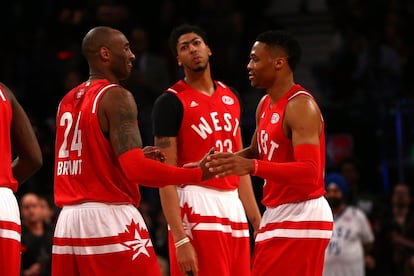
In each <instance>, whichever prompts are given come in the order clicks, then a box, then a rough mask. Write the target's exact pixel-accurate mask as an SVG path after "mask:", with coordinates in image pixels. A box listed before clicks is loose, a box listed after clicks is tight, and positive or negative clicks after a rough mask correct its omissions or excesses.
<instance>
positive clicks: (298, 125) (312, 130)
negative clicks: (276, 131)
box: [284, 96, 322, 146]
mask: <svg viewBox="0 0 414 276" xmlns="http://www.w3.org/2000/svg"><path fill="white" fill-rule="evenodd" d="M284 124H285V125H287V128H288V129H290V131H291V135H292V143H293V146H296V145H299V144H314V145H319V135H320V131H321V126H322V121H321V114H320V111H319V108H318V106H317V105H316V103H315V102H314V101H313V100H312V99H310V98H309V97H306V96H303V97H300V96H298V97H297V99H296V98H295V99H293V100H291V101H290V102H289V103H288V105H287V108H286V113H285V120H284Z"/></svg>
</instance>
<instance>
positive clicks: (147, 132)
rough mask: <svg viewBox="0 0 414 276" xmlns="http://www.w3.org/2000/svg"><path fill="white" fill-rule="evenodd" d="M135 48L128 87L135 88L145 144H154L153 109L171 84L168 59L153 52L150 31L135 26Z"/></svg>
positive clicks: (131, 37) (131, 38) (131, 36)
mask: <svg viewBox="0 0 414 276" xmlns="http://www.w3.org/2000/svg"><path fill="white" fill-rule="evenodd" d="M128 39H129V43H130V47H131V51H132V52H133V53H134V55H135V60H134V61H133V68H132V70H131V75H130V77H129V78H128V80H126V81H125V87H126V88H127V89H128V90H129V91H131V92H132V93H133V95H134V98H135V100H136V102H137V106H138V118H139V119H138V125H139V128H140V131H141V135H142V143H143V145H144V146H147V145H152V144H153V143H154V141H153V139H154V138H153V136H152V131H151V130H152V124H151V112H152V106H153V104H154V101H155V99H156V98H157V97H158V96H159V95H160V93H161V91H164V90H165V89H167V88H168V86H169V85H170V75H169V72H168V68H167V64H166V60H165V59H164V57H162V56H160V55H156V54H154V53H151V52H150V50H149V48H148V46H149V41H148V34H147V31H146V30H145V29H143V28H141V27H136V28H134V29H133V30H132V31H131V32H130V34H129V38H128Z"/></svg>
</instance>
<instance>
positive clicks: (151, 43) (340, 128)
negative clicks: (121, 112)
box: [0, 0, 414, 275]
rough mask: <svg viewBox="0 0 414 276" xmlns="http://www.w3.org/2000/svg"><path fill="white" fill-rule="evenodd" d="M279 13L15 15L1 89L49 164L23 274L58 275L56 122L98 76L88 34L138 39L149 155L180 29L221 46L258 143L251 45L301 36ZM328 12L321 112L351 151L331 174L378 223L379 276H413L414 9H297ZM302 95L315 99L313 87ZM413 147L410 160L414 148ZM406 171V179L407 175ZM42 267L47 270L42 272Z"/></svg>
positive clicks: (217, 7) (358, 4) (74, 7)
mask: <svg viewBox="0 0 414 276" xmlns="http://www.w3.org/2000/svg"><path fill="white" fill-rule="evenodd" d="M275 2H283V1H271V0H258V1H254V4H252V3H250V2H248V1H247V2H246V1H236V0H220V1H219V0H200V1H190V0H178V1H172V0H155V1H149V2H148V1H127V0H124V1H92V0H82V1H81V0H62V1H52V0H40V1H28V0H15V1H7V3H3V6H4V7H3V8H2V10H3V13H2V17H1V18H0V22H1V25H0V26H1V28H2V32H1V33H2V43H1V44H2V46H1V47H2V51H0V60H1V64H0V79H1V81H2V82H4V83H6V84H7V85H8V86H9V87H10V88H11V89H12V90H13V91H14V92H15V93H16V95H17V97H18V99H19V101H20V102H21V104H22V105H23V107H24V108H25V110H26V111H27V112H28V114H29V116H30V118H31V120H32V123H33V125H34V127H35V130H36V132H37V135H38V139H39V142H40V144H41V148H42V153H43V158H44V166H43V168H42V169H41V170H40V171H39V172H38V173H37V174H36V175H35V176H34V177H33V178H32V179H30V180H29V181H28V182H27V183H25V184H23V185H22V186H21V187H20V190H19V191H18V194H17V198H18V199H19V200H20V206H21V209H22V221H23V225H24V228H23V233H22V236H23V237H22V241H23V245H24V246H25V247H24V248H25V250H26V251H24V252H23V258H26V259H27V261H23V262H22V265H23V266H24V268H23V269H24V270H23V271H26V272H27V273H26V274H24V275H35V274H30V273H29V272H30V269H33V268H32V267H33V264H36V266H37V265H42V267H43V266H45V267H44V269H43V268H42V271H44V274H42V275H48V274H47V273H48V269H47V267H48V260H47V256H48V254H49V252H48V250H47V249H48V246H49V245H50V238H51V231H52V229H53V223H54V221H55V217H56V215H57V214H58V212H59V210H58V209H56V207H55V206H54V205H53V158H54V125H55V121H54V120H55V119H54V116H55V113H56V109H57V105H58V102H59V100H60V98H61V97H62V96H63V95H64V94H65V93H66V92H67V91H69V90H70V89H71V88H72V87H74V86H76V85H77V84H79V83H80V82H82V81H84V80H86V79H87V77H88V72H87V64H86V63H85V60H84V59H83V57H82V56H81V53H80V45H81V39H82V37H83V36H84V34H85V33H86V31H87V30H88V29H90V27H92V26H96V25H107V26H111V27H114V28H117V29H119V30H121V31H122V32H124V33H125V34H126V35H127V37H128V39H129V41H130V43H131V49H132V51H133V52H134V54H135V55H136V60H135V62H134V68H133V72H132V74H131V77H130V78H129V79H128V80H127V81H125V83H124V85H125V86H126V87H127V88H128V89H129V90H130V91H131V92H132V93H133V94H134V96H135V97H136V101H137V105H138V110H139V125H140V129H141V134H142V136H143V142H144V145H151V144H152V143H153V140H152V139H153V137H152V133H151V109H152V104H153V102H154V100H155V98H156V97H157V96H158V95H159V94H160V93H162V91H163V89H164V88H166V87H168V85H169V84H172V83H173V82H175V81H176V80H177V79H179V78H180V77H181V76H182V72H181V71H180V69H179V68H178V67H177V65H176V61H175V58H174V57H172V56H171V54H170V51H169V49H168V43H167V40H168V34H169V32H170V30H171V28H172V27H173V26H175V25H177V24H180V23H183V22H189V23H193V24H198V25H200V26H201V27H203V28H204V29H205V30H206V31H207V34H208V37H209V41H208V44H209V46H210V48H211V49H212V52H213V57H212V59H211V64H212V72H213V74H214V77H215V78H216V79H218V80H223V81H225V82H226V83H228V84H230V85H232V86H234V87H235V88H236V89H237V90H238V92H239V93H240V95H241V98H242V104H243V117H242V118H243V121H242V122H241V127H242V132H243V133H244V134H245V135H244V136H245V137H251V132H252V131H253V129H254V119H253V118H254V117H253V116H254V112H255V110H254V107H255V106H256V105H257V102H258V100H259V98H260V97H261V95H263V94H262V93H263V92H262V91H257V90H254V89H252V88H250V85H249V83H248V78H247V70H246V64H247V60H248V58H249V56H248V55H249V49H250V46H251V43H252V42H253V41H254V38H255V36H256V35H257V34H258V33H259V32H261V31H263V30H265V29H272V28H285V29H288V30H289V26H284V25H283V22H282V21H279V20H278V13H277V8H276V11H273V13H268V12H266V10H267V9H268V8H269V7H270V6H272V7H275V5H274V3H275ZM316 2H317V3H319V5H321V2H323V3H322V6H323V7H324V9H322V10H320V11H318V12H319V13H321V14H324V15H325V16H326V15H329V17H330V18H331V19H332V20H331V24H332V30H333V31H332V33H331V34H330V35H331V38H332V44H331V47H330V53H329V58H328V59H327V60H326V61H324V62H319V63H315V64H313V65H312V68H310V69H311V71H312V76H313V77H314V78H315V82H316V83H317V89H318V91H317V92H318V95H322V96H323V102H322V104H321V108H322V112H323V114H324V116H325V121H326V130H327V137H328V139H329V137H331V140H330V141H328V142H329V143H331V144H330V146H331V147H334V149H333V151H335V146H338V147H341V146H342V147H343V148H341V149H343V152H341V154H340V155H339V157H338V158H334V159H332V158H331V159H328V160H329V163H328V166H327V172H339V173H341V174H342V175H343V176H344V177H345V178H346V181H347V185H348V186H349V189H350V194H349V197H348V199H347V200H348V202H349V204H352V205H354V206H356V207H358V208H360V209H361V210H362V211H364V213H365V214H366V215H367V218H368V219H369V222H370V225H371V227H372V230H373V233H374V236H375V241H374V244H373V248H372V251H371V254H372V255H373V257H374V259H375V260H376V261H375V263H374V264H373V265H372V266H371V267H370V269H368V270H367V273H372V275H403V274H402V273H403V272H402V271H397V269H398V270H400V269H402V268H403V267H405V268H407V271H409V269H410V267H411V268H412V267H414V254H413V252H414V251H413V250H414V236H413V233H414V231H413V227H414V217H412V216H411V214H412V211H413V206H412V204H411V190H412V189H413V188H412V182H414V179H413V178H412V175H410V173H411V172H410V170H409V169H407V168H409V167H410V166H412V161H413V160H414V159H413V160H411V161H410V160H408V161H406V160H405V159H407V158H409V157H410V156H405V155H404V156H403V159H404V163H403V164H397V165H399V166H400V167H397V165H396V163H398V162H397V160H396V158H397V156H398V153H397V152H396V148H397V146H394V144H396V143H397V142H398V137H396V134H395V133H396V131H395V129H396V128H397V127H398V125H396V123H395V120H394V118H395V116H394V115H395V113H396V111H398V110H397V109H396V106H397V107H398V106H408V107H410V106H411V107H413V106H414V105H413V104H412V98H413V96H412V95H413V90H414V87H413V83H412V81H411V78H412V76H413V75H414V66H413V65H414V60H413V57H414V56H413V54H414V41H413V40H414V36H413V35H412V31H411V30H410V26H413V23H414V22H413V20H414V16H413V15H414V3H412V1H409V0H380V1H378V0H345V1H339V0H325V1H315V0H313V1H312V0H297V1H292V3H297V9H296V10H295V11H294V12H291V15H292V17H293V16H294V17H300V16H301V15H303V16H306V15H307V14H309V13H315V12H314V11H312V9H310V7H312V5H313V4H314V3H316ZM272 4H273V5H272ZM276 7H277V6H276ZM273 10H274V8H273ZM282 15H283V16H285V17H286V16H290V14H287V15H286V14H282ZM299 66H300V65H299ZM302 84H303V85H304V86H305V87H306V83H302ZM410 104H411V105H410ZM402 112H403V116H404V121H403V123H404V124H403V127H406V131H405V132H404V134H403V135H404V136H403V138H404V139H405V141H410V138H411V139H412V138H413V137H414V133H413V131H414V128H413V127H410V126H412V125H413V122H414V116H413V115H414V112H412V110H411V111H410V108H408V111H406V110H403V111H402ZM338 134H340V135H342V136H340V137H342V138H343V137H346V138H347V139H348V140H346V141H347V145H346V146H344V145H343V143H342V144H341V141H343V140H340V139H339V140H338ZM335 139H336V140H335ZM335 141H336V142H337V143H335ZM413 141H414V140H413ZM245 143H249V141H245ZM413 145H414V143H413ZM405 146H406V149H407V150H406V152H408V153H409V150H408V148H409V147H411V146H412V145H411V144H409V143H406V144H405ZM413 148H414V147H413ZM328 149H329V147H328ZM331 150H332V149H331ZM407 162H408V163H407ZM401 165H402V166H403V168H402V170H404V172H406V173H405V174H403V175H402V174H401ZM398 172H400V173H398ZM402 176H405V177H402ZM254 180H255V179H254ZM254 184H255V192H256V195H257V199H258V200H260V196H261V194H260V193H261V192H260V191H261V187H260V182H259V181H254ZM397 184H398V185H397ZM142 193H143V201H142V204H141V207H140V209H141V211H142V213H143V216H144V218H145V220H146V222H147V225H148V227H149V228H150V231H151V233H152V239H153V243H154V247H155V249H156V251H157V253H158V254H159V255H160V257H161V258H165V259H168V258H167V256H168V250H167V242H166V239H167V232H166V231H167V227H166V222H165V219H164V217H163V214H162V211H161V209H160V205H159V198H158V192H157V191H156V190H153V189H150V188H147V189H142ZM33 202H35V203H33ZM36 202H37V203H36ZM383 202H387V204H384V203H383ZM41 204H43V205H42V206H44V207H36V208H39V210H40V209H42V210H45V212H44V213H45V214H44V215H36V214H34V212H35V211H31V210H33V208H34V207H33V206H34V205H35V206H37V205H39V206H40V205H41ZM36 208H35V209H36ZM36 210H37V209H36ZM46 214H47V215H46ZM39 229H40V230H39ZM36 231H37V232H36ZM25 233H29V234H27V235H26V234H25ZM30 233H32V234H30ZM33 233H34V234H33ZM39 233H41V235H40V234H39ZM33 235H34V236H33ZM39 235H40V236H42V239H39ZM25 237H26V238H25ZM33 237H37V238H33ZM39 244H42V246H40V245H39ZM33 246H34V247H35V248H37V249H36V250H40V251H42V250H43V251H42V252H40V251H35V252H33V251H31V249H30V248H31V247H33ZM33 256H35V257H36V258H34V259H36V260H31V261H30V260H29V259H30V258H32V257H33ZM45 256H46V257H45ZM26 259H25V260H26ZM39 262H40V263H39ZM160 263H165V262H164V260H161V261H160ZM371 264H372V263H371ZM381 273H382V274H381ZM397 273H400V274H397Z"/></svg>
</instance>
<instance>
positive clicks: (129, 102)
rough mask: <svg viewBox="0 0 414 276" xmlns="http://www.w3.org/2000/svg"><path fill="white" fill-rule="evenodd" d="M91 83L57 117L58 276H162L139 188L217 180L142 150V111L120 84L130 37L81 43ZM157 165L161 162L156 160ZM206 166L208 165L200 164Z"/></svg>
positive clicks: (105, 33)
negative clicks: (142, 211) (139, 114)
mask: <svg viewBox="0 0 414 276" xmlns="http://www.w3.org/2000/svg"><path fill="white" fill-rule="evenodd" d="M82 52H83V54H84V56H85V58H86V59H87V61H88V64H89V69H90V70H89V74H90V76H89V79H88V80H87V81H86V82H84V83H82V84H80V85H79V86H77V87H75V88H74V89H72V90H71V91H69V93H68V94H66V95H65V96H64V98H63V99H62V100H61V102H60V104H59V108H58V112H57V117H56V158H55V175H54V177H55V187H54V188H55V201H56V205H57V206H59V207H62V211H61V213H60V215H59V217H58V220H57V225H56V230H55V234H54V244H53V256H52V274H53V275H65V276H66V275H68V276H70V275H108V276H109V275H111V276H112V275H160V268H159V265H158V263H157V259H156V255H155V252H154V249H153V246H152V243H151V240H150V237H149V234H148V230H147V227H146V225H145V223H144V220H143V218H142V216H141V214H140V213H139V212H138V210H137V207H138V206H139V202H140V194H139V190H138V184H143V185H148V186H152V187H159V186H161V185H166V184H178V183H182V182H192V181H194V182H200V181H201V180H205V179H207V178H210V177H211V176H212V174H208V173H207V170H206V168H205V166H204V165H203V166H202V169H200V168H197V169H184V168H176V167H174V166H169V165H166V164H163V163H161V162H158V161H155V160H151V159H148V158H146V157H145V156H149V155H151V154H152V155H154V154H153V151H150V150H153V149H152V148H149V150H145V149H144V151H143V150H141V146H142V142H141V136H140V133H139V129H138V124H137V107H136V104H135V101H134V98H133V96H132V94H131V93H130V91H128V90H126V89H125V88H123V87H122V86H121V85H120V84H119V82H120V80H123V79H125V78H127V77H128V76H129V74H130V71H131V67H132V61H133V60H134V58H135V56H134V54H133V53H132V52H131V50H130V48H129V43H128V40H127V39H126V37H125V36H124V34H123V33H121V32H120V31H118V30H115V29H112V28H109V27H96V28H93V29H91V30H90V31H89V32H88V33H87V34H86V35H85V37H84V39H83V42H82ZM155 153H156V156H155V157H158V158H162V157H163V156H162V155H160V154H159V153H158V152H155ZM201 163H202V164H204V163H203V162H201Z"/></svg>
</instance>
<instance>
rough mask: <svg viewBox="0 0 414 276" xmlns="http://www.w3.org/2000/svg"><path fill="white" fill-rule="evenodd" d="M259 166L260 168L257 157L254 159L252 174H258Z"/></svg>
mask: <svg viewBox="0 0 414 276" xmlns="http://www.w3.org/2000/svg"><path fill="white" fill-rule="evenodd" d="M258 168H259V162H258V161H257V159H253V171H252V175H256V173H257V169H258Z"/></svg>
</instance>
